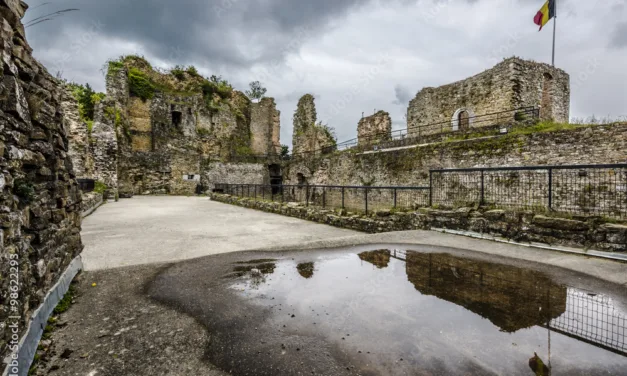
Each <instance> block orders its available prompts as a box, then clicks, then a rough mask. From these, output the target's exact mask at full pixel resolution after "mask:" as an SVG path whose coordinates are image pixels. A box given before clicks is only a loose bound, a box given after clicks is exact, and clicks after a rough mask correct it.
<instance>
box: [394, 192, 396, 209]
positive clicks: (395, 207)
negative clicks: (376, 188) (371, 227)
mask: <svg viewBox="0 0 627 376" xmlns="http://www.w3.org/2000/svg"><path fill="white" fill-rule="evenodd" d="M394 209H396V188H394Z"/></svg>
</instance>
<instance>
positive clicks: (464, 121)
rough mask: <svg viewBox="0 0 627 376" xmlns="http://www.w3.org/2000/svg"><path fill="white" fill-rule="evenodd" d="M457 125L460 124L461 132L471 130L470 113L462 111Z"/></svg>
mask: <svg viewBox="0 0 627 376" xmlns="http://www.w3.org/2000/svg"><path fill="white" fill-rule="evenodd" d="M457 123H458V124H459V130H464V129H468V128H470V115H469V114H468V111H462V112H460V113H459V115H458V117H457Z"/></svg>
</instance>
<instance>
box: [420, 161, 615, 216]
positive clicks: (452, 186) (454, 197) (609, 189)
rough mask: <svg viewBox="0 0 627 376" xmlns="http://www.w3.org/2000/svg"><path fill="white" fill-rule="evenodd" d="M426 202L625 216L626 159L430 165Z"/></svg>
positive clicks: (445, 204)
mask: <svg viewBox="0 0 627 376" xmlns="http://www.w3.org/2000/svg"><path fill="white" fill-rule="evenodd" d="M430 181H431V184H430V185H431V188H432V189H431V200H430V203H431V205H441V206H445V207H462V206H476V205H479V206H494V207H498V208H505V209H523V210H532V211H536V212H538V211H540V212H543V211H553V212H561V213H568V214H573V215H588V216H606V217H612V218H626V217H627V164H611V165H566V166H530V167H496V168H471V169H450V170H432V171H431V178H430Z"/></svg>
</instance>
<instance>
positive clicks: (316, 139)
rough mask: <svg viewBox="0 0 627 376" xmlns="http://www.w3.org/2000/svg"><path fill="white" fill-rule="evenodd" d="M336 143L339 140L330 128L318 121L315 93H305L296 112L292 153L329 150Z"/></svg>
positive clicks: (299, 153)
mask: <svg viewBox="0 0 627 376" xmlns="http://www.w3.org/2000/svg"><path fill="white" fill-rule="evenodd" d="M336 144H337V141H336V139H335V137H334V135H333V134H332V132H331V130H330V128H329V127H327V126H325V125H323V124H322V123H318V122H317V113H316V104H315V103H314V97H313V95H311V94H305V95H303V96H302V97H301V98H300V100H299V101H298V105H297V107H296V112H295V113H294V132H293V134H292V154H294V155H301V154H305V153H322V152H323V151H324V152H329V151H332V150H333V148H334V147H335V145H336Z"/></svg>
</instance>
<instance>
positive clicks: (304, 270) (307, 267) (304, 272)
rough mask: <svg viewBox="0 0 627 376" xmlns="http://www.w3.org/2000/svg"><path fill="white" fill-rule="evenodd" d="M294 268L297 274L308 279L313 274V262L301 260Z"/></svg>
mask: <svg viewBox="0 0 627 376" xmlns="http://www.w3.org/2000/svg"><path fill="white" fill-rule="evenodd" d="M296 270H298V274H300V276H301V277H303V278H305V279H309V278H311V277H313V275H314V270H315V269H314V263H313V262H301V263H300V264H298V265H296Z"/></svg>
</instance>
